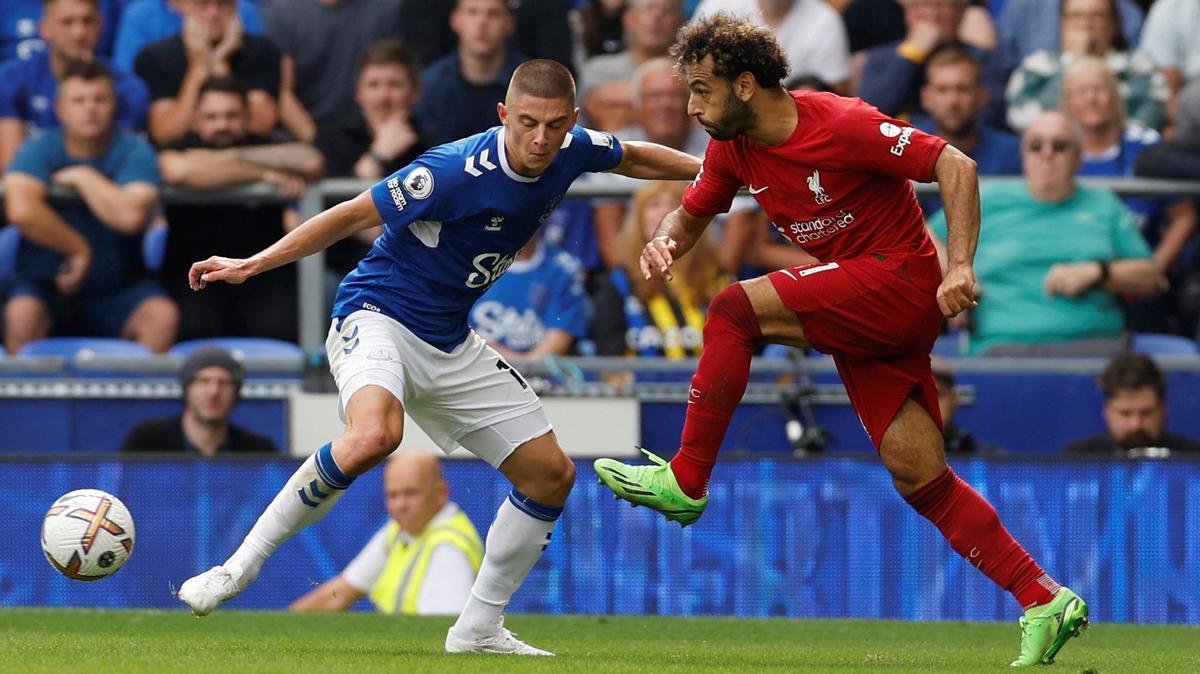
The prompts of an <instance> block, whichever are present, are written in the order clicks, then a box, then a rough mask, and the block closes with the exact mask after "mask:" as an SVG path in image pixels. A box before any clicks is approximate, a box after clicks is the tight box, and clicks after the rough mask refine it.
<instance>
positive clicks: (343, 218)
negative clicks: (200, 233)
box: [188, 190, 383, 290]
mask: <svg viewBox="0 0 1200 674" xmlns="http://www.w3.org/2000/svg"><path fill="white" fill-rule="evenodd" d="M381 224H383V219H382V218H381V217H380V216H379V211H377V210H376V209H375V202H374V201H372V200H371V192H370V190H367V191H365V192H363V193H362V194H359V195H358V196H357V197H354V198H353V199H351V200H349V201H343V202H342V203H340V204H338V205H337V206H334V207H333V208H330V209H329V210H326V211H323V212H321V213H319V214H317V215H314V216H313V217H312V218H310V219H309V220H307V221H306V222H304V224H302V225H300V226H299V227H297V228H296V229H293V230H292V231H290V232H288V233H287V234H286V235H284V237H283V238H281V239H280V240H278V241H276V242H275V243H273V244H271V245H270V246H269V247H267V248H266V249H264V250H262V251H260V252H258V253H256V254H254V255H253V256H251V257H248V258H246V259H244V260H239V259H234V258H228V257H219V256H216V255H214V256H212V257H210V258H208V259H207V260H203V261H200V262H197V263H196V264H193V265H192V268H191V270H190V271H189V272H188V285H190V286H191V288H192V290H201V289H203V288H204V286H205V285H207V284H208V283H209V282H211V281H225V282H226V283H242V282H244V281H245V280H246V279H248V278H250V277H252V276H255V275H258V274H261V273H263V272H266V271H270V270H272V269H274V268H276V267H281V266H283V265H285V264H289V263H292V262H295V261H296V260H299V259H300V258H302V257H305V256H308V255H312V254H313V253H315V252H317V251H318V250H324V249H325V248H328V247H329V246H331V245H333V244H334V243H336V242H338V241H341V240H342V239H344V238H346V237H347V236H350V235H351V234H353V233H354V232H357V231H359V230H362V229H367V228H370V227H378V226H379V225H381Z"/></svg>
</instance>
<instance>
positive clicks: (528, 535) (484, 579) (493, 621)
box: [453, 489, 562, 637]
mask: <svg viewBox="0 0 1200 674" xmlns="http://www.w3.org/2000/svg"><path fill="white" fill-rule="evenodd" d="M560 514H562V508H552V507H550V506H545V505H542V504H540V503H537V502H536V501H531V500H530V499H528V498H526V497H525V496H523V495H522V494H521V492H519V491H517V490H516V489H513V490H512V493H510V494H509V495H508V498H506V499H504V502H503V503H501V504H500V508H499V510H497V511H496V519H495V520H494V521H493V522H492V526H491V528H490V529H488V535H487V545H486V546H485V548H484V555H483V564H482V565H481V566H480V568H479V575H478V576H477V577H476V578H475V585H474V586H472V587H471V596H470V597H469V598H468V599H467V605H466V606H464V607H463V611H462V614H461V615H459V616H458V622H456V623H455V624H454V628H453V629H454V630H455V631H456V632H457V633H458V634H459V635H460V636H463V637H480V636H487V635H490V634H495V633H496V629H497V628H498V627H499V625H500V616H501V615H502V614H503V613H504V609H505V607H507V606H508V602H509V600H510V599H512V596H513V593H514V592H516V591H517V588H519V587H521V583H523V582H525V577H526V576H528V575H529V572H530V571H531V570H532V569H533V565H534V564H536V563H537V560H538V559H539V558H540V557H541V556H542V551H543V550H545V549H546V546H547V545H549V544H550V532H552V531H554V524H555V522H557V521H558V516H559V515H560Z"/></svg>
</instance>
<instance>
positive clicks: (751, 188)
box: [747, 185, 770, 194]
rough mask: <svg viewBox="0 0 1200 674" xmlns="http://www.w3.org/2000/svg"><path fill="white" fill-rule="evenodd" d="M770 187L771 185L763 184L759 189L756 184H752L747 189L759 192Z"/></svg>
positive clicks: (751, 191) (754, 192) (753, 192)
mask: <svg viewBox="0 0 1200 674" xmlns="http://www.w3.org/2000/svg"><path fill="white" fill-rule="evenodd" d="M768 187H770V185H763V186H762V187H760V188H758V189H754V185H751V186H750V187H748V188H747V189H749V190H750V194H758V193H759V192H763V191H765V190H766V189H767V188H768Z"/></svg>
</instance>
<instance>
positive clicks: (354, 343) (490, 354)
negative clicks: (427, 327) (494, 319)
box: [325, 309, 551, 467]
mask: <svg viewBox="0 0 1200 674" xmlns="http://www.w3.org/2000/svg"><path fill="white" fill-rule="evenodd" d="M325 352H326V353H327V354H328V356H329V370H330V372H332V373H333V378H334V380H335V381H336V382H337V387H338V413H339V414H340V415H341V417H342V421H345V420H346V405H347V404H349V402H350V399H351V398H352V397H354V394H355V393H357V392H358V391H359V390H360V389H362V388H363V387H364V386H371V385H374V386H382V387H383V388H385V389H387V390H388V391H390V392H391V394H392V395H394V396H396V399H397V400H399V401H400V402H401V403H403V405H404V410H405V412H407V413H408V416H410V417H411V418H412V419H413V421H415V422H417V425H418V426H420V427H421V429H422V430H424V431H425V433H426V434H428V435H429V437H430V438H432V439H433V441H434V442H436V443H437V444H438V447H439V448H440V449H441V450H442V451H443V452H450V451H452V450H454V449H456V448H457V447H459V446H462V447H463V448H465V449H466V450H467V451H469V452H471V453H472V454H474V455H475V456H478V457H479V458H481V459H483V460H484V461H486V462H488V463H489V464H491V465H492V466H493V467H499V466H500V464H501V463H503V462H504V460H505V459H506V458H508V455H509V454H512V452H513V450H515V449H516V448H517V447H519V446H520V445H521V444H523V443H525V442H527V441H529V440H532V439H534V438H537V437H540V436H542V435H545V434H546V433H549V432H550V430H551V426H550V421H549V420H548V419H547V418H546V413H545V411H544V410H543V409H542V402H541V400H539V399H538V397H537V394H536V393H534V392H533V389H531V388H529V385H528V384H527V383H526V382H525V379H524V378H523V377H521V375H520V374H518V373H517V371H516V370H514V369H512V367H510V366H509V364H508V363H506V362H504V360H503V359H502V358H501V357H500V354H498V353H496V351H495V349H493V348H492V347H490V346H488V345H487V343H485V342H484V341H483V338H481V337H480V336H479V335H477V334H475V332H474V331H471V333H470V334H469V335H468V336H467V339H466V340H465V341H464V342H463V343H462V344H459V345H458V346H457V347H456V348H455V349H454V351H452V352H450V353H446V352H445V351H442V350H441V349H438V348H437V347H434V346H431V345H429V344H427V343H425V342H424V341H422V340H421V339H420V338H418V337H417V336H416V335H414V334H412V333H411V332H409V330H408V328H405V327H404V326H403V325H401V324H400V323H398V322H396V321H394V320H392V319H391V318H388V317H387V316H384V315H383V314H379V313H375V312H374V311H367V310H365V309H364V310H359V311H356V312H354V313H352V314H350V315H349V316H347V317H346V318H345V320H343V321H342V324H341V326H340V329H339V326H338V322H337V321H336V320H334V322H333V325H331V326H330V328H329V337H328V338H327V339H326V340H325Z"/></svg>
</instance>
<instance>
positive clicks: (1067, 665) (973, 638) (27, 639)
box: [0, 609, 1200, 674]
mask: <svg viewBox="0 0 1200 674" xmlns="http://www.w3.org/2000/svg"><path fill="white" fill-rule="evenodd" d="M450 623H451V620H450V619H449V618H390V617H386V616H379V615H372V614H365V613H355V614H342V615H311V614H310V615H290V614H285V613H258V612H241V611H222V612H220V613H217V614H215V615H212V616H210V617H208V618H204V619H203V620H196V619H194V618H192V617H191V616H190V615H188V614H186V613H184V612H183V611H82V610H49V609H48V610H16V609H6V610H0V671H2V672H54V673H55V674H58V673H61V672H112V673H113V674H133V673H138V672H154V673H156V674H157V673H158V672H205V673H223V672H238V673H241V672H289V673H291V672H302V673H308V672H321V673H323V672H356V673H357V672H392V673H396V672H404V673H407V672H509V671H514V672H605V673H608V672H654V673H655V674H657V673H660V672H664V673H665V672H681V673H688V674H693V673H695V672H716V671H725V672H842V671H848V672H854V671H858V672H866V671H871V672H877V671H883V672H1003V671H1010V670H1009V669H1008V668H1007V664H1008V662H1009V661H1010V660H1011V659H1012V658H1013V656H1014V655H1015V654H1016V652H1017V642H1018V639H1019V633H1018V628H1017V626H1016V623H1012V624H996V623H982V624H981V623H907V622H885V621H849V620H814V621H793V620H738V619H726V618H697V619H685V618H657V617H650V618H646V617H585V616H521V615H518V616H512V617H511V618H510V620H509V626H510V627H511V628H512V629H513V630H514V631H516V632H518V633H519V634H520V635H521V636H522V637H523V638H525V639H527V640H528V641H529V642H530V643H532V644H534V645H536V646H541V647H543V648H548V649H550V650H553V651H556V652H557V653H558V657H556V658H513V657H504V656H483V655H454V656H450V655H446V654H444V653H442V642H443V640H444V639H445V635H446V628H447V627H448V626H449V625H450ZM1049 671H1053V672H1059V673H1060V674H1065V673H1068V672H1071V673H1074V672H1114V673H1116V672H1155V673H1156V674H1157V673H1159V672H1200V628H1195V627H1160V626H1130V625H1096V626H1093V627H1092V629H1090V630H1089V631H1088V632H1086V633H1085V634H1084V635H1083V637H1081V638H1080V639H1074V640H1072V642H1070V643H1069V644H1068V645H1067V647H1066V648H1065V649H1064V650H1063V652H1062V653H1061V654H1060V655H1059V657H1058V662H1057V663H1056V664H1055V665H1054V667H1053V669H1052V670H1049Z"/></svg>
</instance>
